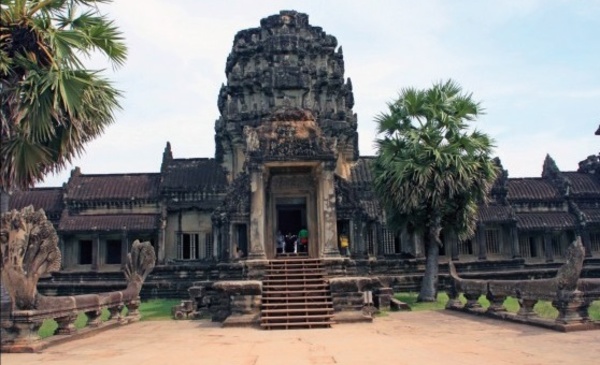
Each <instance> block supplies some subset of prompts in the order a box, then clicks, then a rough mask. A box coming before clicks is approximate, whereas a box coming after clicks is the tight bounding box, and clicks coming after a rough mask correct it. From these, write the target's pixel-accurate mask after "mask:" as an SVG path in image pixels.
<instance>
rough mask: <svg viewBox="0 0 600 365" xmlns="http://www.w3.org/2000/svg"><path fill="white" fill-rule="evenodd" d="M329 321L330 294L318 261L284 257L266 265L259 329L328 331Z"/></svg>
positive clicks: (330, 315) (331, 304) (331, 309)
mask: <svg viewBox="0 0 600 365" xmlns="http://www.w3.org/2000/svg"><path fill="white" fill-rule="evenodd" d="M332 318H333V302H332V300H331V292H330V290H329V283H328V282H327V280H325V278H324V270H323V267H322V265H321V261H320V260H318V259H308V258H302V257H298V258H291V257H289V258H288V257H286V258H283V259H278V260H273V261H271V262H270V263H269V267H268V269H267V273H266V275H265V279H264V280H263V288H262V303H261V319H260V325H261V327H262V328H264V329H295V328H330V327H331V325H332V324H333V323H334V322H333V320H332Z"/></svg>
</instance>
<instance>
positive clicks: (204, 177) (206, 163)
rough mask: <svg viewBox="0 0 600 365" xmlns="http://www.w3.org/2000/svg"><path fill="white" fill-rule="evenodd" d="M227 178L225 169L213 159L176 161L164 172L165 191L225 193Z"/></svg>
mask: <svg viewBox="0 0 600 365" xmlns="http://www.w3.org/2000/svg"><path fill="white" fill-rule="evenodd" d="M226 188H227V176H226V174H225V170H224V169H223V167H222V166H221V165H220V164H219V163H217V161H216V160H215V159H213V158H190V159H174V160H170V161H168V164H167V165H166V167H165V171H163V180H162V182H161V189H163V190H184V191H190V190H213V191H221V190H222V191H225V189H226Z"/></svg>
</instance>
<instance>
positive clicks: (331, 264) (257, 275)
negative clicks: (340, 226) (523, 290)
mask: <svg viewBox="0 0 600 365" xmlns="http://www.w3.org/2000/svg"><path fill="white" fill-rule="evenodd" d="M422 262H424V261H423V260H422V259H398V260H396V261H393V260H388V259H380V260H351V259H339V260H324V267H325V269H326V272H327V276H328V277H340V276H368V277H371V276H372V277H391V278H393V279H392V281H391V282H390V287H391V288H392V289H393V290H394V292H407V291H413V292H416V291H419V289H420V286H421V279H422V277H423V269H422ZM455 266H456V269H457V271H458V272H459V273H460V275H461V276H462V277H464V278H469V279H481V280H491V279H499V280H523V279H542V278H551V277H554V276H555V275H556V271H557V270H558V267H559V266H560V263H539V264H524V263H523V260H522V259H516V260H503V261H480V262H455ZM264 268H266V264H264V265H263V264H261V263H260V262H258V263H257V262H252V264H251V265H248V264H247V262H246V261H238V262H229V263H216V262H212V263H206V262H193V263H187V264H181V263H176V264H169V265H159V266H156V267H155V268H154V270H153V272H152V273H151V274H150V275H149V276H148V278H147V279H146V282H145V283H144V286H143V287H142V291H141V293H140V296H141V298H142V300H145V299H151V298H165V299H187V298H189V293H188V289H189V288H190V287H191V286H192V285H193V284H194V283H195V282H201V281H219V280H248V279H249V280H260V279H261V278H262V275H264ZM447 273H448V264H447V263H442V264H440V276H439V283H440V286H439V289H440V290H444V288H445V287H446V284H447V282H448V275H447ZM581 277H582V278H600V260H598V259H595V258H589V259H586V260H585V261H584V267H583V270H582V273H581ZM124 285H126V282H125V280H124V278H123V274H122V273H121V272H102V271H100V272H92V271H69V272H58V273H53V274H52V276H48V277H46V278H42V279H40V281H39V283H38V290H39V291H40V292H41V293H43V294H45V295H77V294H89V293H97V292H100V291H114V290H118V289H119V288H122V287H123V286H124Z"/></svg>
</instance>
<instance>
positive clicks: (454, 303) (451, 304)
mask: <svg viewBox="0 0 600 365" xmlns="http://www.w3.org/2000/svg"><path fill="white" fill-rule="evenodd" d="M446 294H448V302H447V303H446V309H451V308H462V307H463V305H462V303H461V302H460V300H459V299H458V297H459V295H460V293H459V292H458V291H457V290H456V286H455V285H454V283H449V284H448V285H446Z"/></svg>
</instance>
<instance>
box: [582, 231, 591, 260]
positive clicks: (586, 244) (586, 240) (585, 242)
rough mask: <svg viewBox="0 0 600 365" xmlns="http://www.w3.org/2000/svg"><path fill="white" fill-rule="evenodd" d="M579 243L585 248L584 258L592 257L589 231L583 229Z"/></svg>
mask: <svg viewBox="0 0 600 365" xmlns="http://www.w3.org/2000/svg"><path fill="white" fill-rule="evenodd" d="M581 241H582V243H583V247H585V257H592V239H591V237H590V231H589V230H588V229H587V228H585V227H584V228H583V231H582V232H581Z"/></svg>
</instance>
